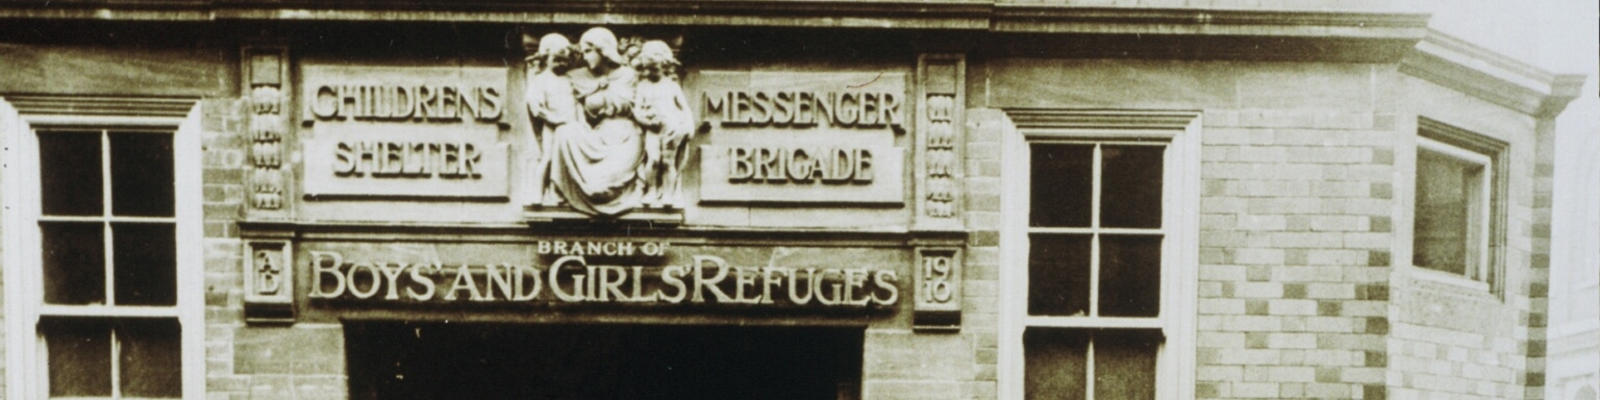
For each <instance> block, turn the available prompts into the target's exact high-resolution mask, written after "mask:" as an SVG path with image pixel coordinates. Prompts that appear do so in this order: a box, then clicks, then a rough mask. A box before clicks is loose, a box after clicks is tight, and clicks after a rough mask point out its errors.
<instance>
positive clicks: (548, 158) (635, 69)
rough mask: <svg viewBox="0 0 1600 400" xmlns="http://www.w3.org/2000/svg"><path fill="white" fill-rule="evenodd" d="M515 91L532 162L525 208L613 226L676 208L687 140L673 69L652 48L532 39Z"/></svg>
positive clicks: (606, 36) (688, 124)
mask: <svg viewBox="0 0 1600 400" xmlns="http://www.w3.org/2000/svg"><path fill="white" fill-rule="evenodd" d="M528 65H529V71H528V74H529V78H528V79H527V85H528V87H527V90H526V91H525V95H526V96H527V97H526V103H527V109H528V116H529V118H530V120H531V121H530V122H531V123H532V126H533V131H534V135H535V142H536V143H538V145H539V146H540V148H539V159H538V160H537V161H536V162H535V164H534V166H533V167H532V170H533V180H534V182H532V184H534V185H536V187H539V188H540V189H539V190H537V191H536V192H535V193H533V196H532V199H530V203H532V204H529V206H530V207H531V208H570V209H572V210H574V211H578V212H581V213H584V214H588V215H593V216H615V215H619V214H623V213H626V212H628V211H630V210H633V209H636V208H641V207H644V208H678V207H681V205H680V204H678V201H679V196H678V194H679V191H680V190H681V184H680V183H679V179H678V178H679V174H680V173H679V172H680V171H681V169H682V167H683V165H684V163H685V161H686V160H687V159H688V154H686V151H687V144H688V142H689V139H691V138H692V136H693V134H694V117H693V116H692V115H691V113H690V111H689V107H688V102H687V100H685V96H684V94H683V88H682V87H681V86H679V84H678V76H677V74H678V68H677V67H678V61H677V58H676V57H675V56H674V55H673V52H672V49H671V48H670V47H669V46H667V44H666V43H665V42H662V41H647V42H644V43H643V44H642V45H638V46H631V45H630V46H623V45H622V44H621V43H619V41H618V40H617V37H616V35H615V34H613V33H611V31H610V30H607V29H605V28H592V29H589V30H588V31H586V32H584V33H583V35H582V36H580V37H579V39H578V42H577V43H575V44H574V43H572V42H571V41H569V40H568V39H567V38H566V37H565V36H562V35H560V34H555V33H551V34H547V35H544V36H543V37H541V38H539V42H538V50H537V51H536V52H535V53H534V54H533V55H531V56H529V60H528Z"/></svg>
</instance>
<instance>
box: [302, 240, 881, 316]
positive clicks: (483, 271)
mask: <svg viewBox="0 0 1600 400" xmlns="http://www.w3.org/2000/svg"><path fill="white" fill-rule="evenodd" d="M298 247H299V248H298V249H296V251H297V252H298V256H297V258H296V264H297V265H296V268H297V269H298V278H296V279H297V282H298V284H297V285H298V286H299V289H298V291H297V292H298V293H301V296H303V297H302V298H303V299H305V300H306V301H307V303H306V304H307V305H308V307H309V308H308V309H309V310H313V311H315V312H316V313H318V314H319V315H322V316H323V317H327V316H353V315H369V314H372V313H383V312H392V311H410V312H415V311H423V310H446V311H449V310H454V311H452V312H454V313H457V314H459V313H460V312H461V311H463V310H471V313H473V314H482V315H483V316H488V315H494V314H495V313H496V312H498V311H509V312H514V313H517V314H518V315H523V316H531V314H529V310H541V309H543V310H600V309H608V310H618V309H620V310H635V311H646V310H652V309H657V310H667V309H675V310H708V311H710V310H724V311H738V310H750V311H783V310H788V311H795V312H809V313H812V314H815V313H824V314H829V315H848V314H857V315H859V314H861V313H869V314H870V313H880V312H882V311H887V310H895V309H900V308H901V305H902V304H905V303H907V302H909V301H910V299H909V298H910V297H911V296H912V293H913V290H912V288H911V287H910V285H911V280H912V279H913V278H912V276H911V275H910V274H909V273H908V271H907V266H909V265H910V264H911V262H910V261H911V260H910V257H909V254H908V252H906V251H905V250H903V249H892V248H848V249H841V248H837V247H811V246H771V247H751V246H707V245H703V244H691V243H673V242H670V241H665V240H654V239H643V240H641V239H607V238H602V239H589V238H547V239H539V240H536V241H533V242H532V243H381V242H338V243H331V242H308V243H301V244H299V246H298ZM515 310H522V311H515ZM806 310H810V311H806ZM852 310H853V311H852ZM596 312H598V311H596ZM535 313H536V314H537V313H539V312H535ZM315 318H321V317H313V319H315Z"/></svg>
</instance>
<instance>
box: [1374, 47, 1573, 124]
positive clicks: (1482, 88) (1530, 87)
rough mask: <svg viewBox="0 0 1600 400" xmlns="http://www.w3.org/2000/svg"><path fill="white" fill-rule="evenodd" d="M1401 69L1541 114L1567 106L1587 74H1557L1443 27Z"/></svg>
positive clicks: (1476, 95) (1415, 50)
mask: <svg viewBox="0 0 1600 400" xmlns="http://www.w3.org/2000/svg"><path fill="white" fill-rule="evenodd" d="M1400 71H1401V72H1402V73H1405V74H1407V75H1411V76H1415V77H1417V78H1421V79H1424V80H1427V81H1429V82H1433V83H1435V84H1438V85H1440V86H1444V87H1448V88H1451V89H1454V90H1458V91H1461V92H1462V93H1466V94H1468V95H1471V96H1473V97H1477V98H1480V99H1483V100H1485V101H1489V102H1491V103H1495V104H1498V105H1501V106H1504V107H1506V108H1510V109H1512V110H1516V111H1518V112H1522V113H1526V114H1529V115H1533V116H1536V117H1540V118H1552V117H1555V116H1556V115H1558V114H1560V113H1561V111H1562V110H1565V109H1566V107H1567V103H1568V102H1571V101H1572V99H1575V98H1577V97H1578V95H1579V93H1580V92H1581V91H1582V88H1583V81H1584V79H1585V78H1586V77H1585V76H1584V75H1558V74H1552V73H1550V72H1548V71H1545V70H1543V69H1540V68H1538V67H1535V66H1533V65H1530V64H1527V63H1524V62H1521V61H1518V60H1516V59H1512V58H1510V57H1507V56H1504V55H1501V54H1498V53H1495V52H1493V51H1490V50H1488V49H1484V48H1483V47H1479V46H1477V45H1474V44H1472V43H1468V42H1467V41H1464V40H1461V39H1459V38H1456V37H1453V36H1450V35H1447V34H1444V33H1440V32H1438V31H1430V32H1428V35H1427V37H1426V38H1424V39H1423V40H1422V41H1421V42H1420V43H1417V46H1416V47H1415V48H1414V49H1413V50H1412V51H1411V52H1410V53H1408V54H1407V55H1406V56H1405V58H1403V59H1402V60H1401V62H1400Z"/></svg>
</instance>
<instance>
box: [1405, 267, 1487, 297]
mask: <svg viewBox="0 0 1600 400" xmlns="http://www.w3.org/2000/svg"><path fill="white" fill-rule="evenodd" d="M1404 269H1405V270H1406V272H1407V273H1406V275H1407V276H1408V277H1410V278H1411V280H1413V281H1418V282H1428V283H1432V284H1436V285H1438V286H1446V287H1451V288H1459V289H1462V290H1463V291H1470V292H1473V293H1483V294H1489V283H1487V282H1483V281H1476V280H1472V279H1467V277H1464V276H1461V275H1456V274H1452V273H1449V272H1440V271H1434V270H1431V269H1427V268H1421V267H1416V266H1406V267H1404Z"/></svg>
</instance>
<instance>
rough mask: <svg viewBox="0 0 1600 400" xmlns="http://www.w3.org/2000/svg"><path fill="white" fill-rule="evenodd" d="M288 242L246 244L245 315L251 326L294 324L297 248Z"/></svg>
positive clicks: (276, 240) (275, 241)
mask: <svg viewBox="0 0 1600 400" xmlns="http://www.w3.org/2000/svg"><path fill="white" fill-rule="evenodd" d="M292 246H293V245H292V244H291V242H290V241H289V240H281V239H271V240H248V241H245V242H244V254H243V256H244V261H243V262H242V263H240V264H242V265H243V266H244V275H243V276H244V316H245V321H247V322H252V323H292V322H294V249H293V248H292Z"/></svg>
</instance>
